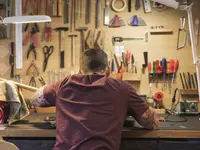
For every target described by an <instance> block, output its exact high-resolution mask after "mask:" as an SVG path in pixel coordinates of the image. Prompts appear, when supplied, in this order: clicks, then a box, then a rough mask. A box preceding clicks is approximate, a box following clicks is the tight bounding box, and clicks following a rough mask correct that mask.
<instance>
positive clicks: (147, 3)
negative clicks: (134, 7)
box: [143, 0, 152, 13]
mask: <svg viewBox="0 0 200 150" xmlns="http://www.w3.org/2000/svg"><path fill="white" fill-rule="evenodd" d="M143 2H144V11H145V13H150V12H151V11H152V9H151V3H150V0H144V1H143Z"/></svg>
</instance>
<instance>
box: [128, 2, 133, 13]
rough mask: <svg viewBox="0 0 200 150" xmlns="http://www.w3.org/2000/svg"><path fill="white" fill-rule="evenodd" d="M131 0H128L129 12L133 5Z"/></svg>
mask: <svg viewBox="0 0 200 150" xmlns="http://www.w3.org/2000/svg"><path fill="white" fill-rule="evenodd" d="M131 1H132V0H128V12H131V5H132V4H131Z"/></svg>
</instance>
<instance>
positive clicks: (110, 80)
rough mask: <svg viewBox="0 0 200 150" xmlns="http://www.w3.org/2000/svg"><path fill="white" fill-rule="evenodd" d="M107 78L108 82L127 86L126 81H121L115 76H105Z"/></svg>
mask: <svg viewBox="0 0 200 150" xmlns="http://www.w3.org/2000/svg"><path fill="white" fill-rule="evenodd" d="M107 80H108V81H109V82H110V83H112V84H115V85H118V86H121V87H123V88H128V86H129V84H128V83H127V82H126V81H123V80H121V79H115V78H112V77H107Z"/></svg>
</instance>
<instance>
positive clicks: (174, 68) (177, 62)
mask: <svg viewBox="0 0 200 150" xmlns="http://www.w3.org/2000/svg"><path fill="white" fill-rule="evenodd" d="M178 67H179V61H178V60H174V65H173V70H172V73H173V76H172V84H173V83H174V80H175V75H176V72H177V70H178Z"/></svg>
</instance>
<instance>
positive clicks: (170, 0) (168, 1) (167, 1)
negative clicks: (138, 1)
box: [154, 0, 179, 9]
mask: <svg viewBox="0 0 200 150" xmlns="http://www.w3.org/2000/svg"><path fill="white" fill-rule="evenodd" d="M154 2H158V3H160V4H163V5H166V6H168V7H172V8H174V9H178V7H179V3H178V2H176V1H175V0H154Z"/></svg>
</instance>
